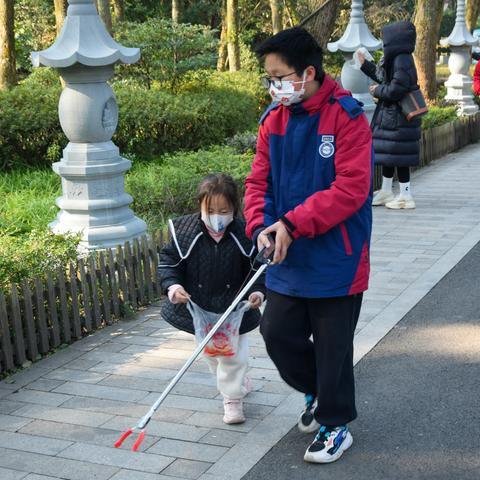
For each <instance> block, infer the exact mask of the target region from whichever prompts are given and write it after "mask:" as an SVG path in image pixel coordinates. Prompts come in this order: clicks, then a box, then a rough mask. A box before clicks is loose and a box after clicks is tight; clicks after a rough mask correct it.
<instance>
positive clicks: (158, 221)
mask: <svg viewBox="0 0 480 480" xmlns="http://www.w3.org/2000/svg"><path fill="white" fill-rule="evenodd" d="M252 160H253V154H251V153H249V154H244V155H241V154H238V153H236V152H235V150H234V149H233V148H230V147H215V148H212V149H210V150H202V151H198V152H186V153H177V154H175V155H166V156H165V157H163V158H162V159H161V161H157V162H150V163H144V164H138V165H137V166H136V168H135V169H134V170H133V171H132V172H131V173H130V174H128V175H127V177H126V185H125V186H126V190H127V191H128V192H129V193H130V194H131V195H132V196H133V198H134V202H133V210H134V211H135V213H136V214H137V215H139V216H140V217H141V218H143V219H144V220H145V221H146V222H147V223H148V226H149V229H150V230H155V229H157V228H161V227H163V226H164V225H165V223H166V221H167V220H168V218H170V217H173V216H176V215H184V214H186V213H191V212H194V211H196V210H197V203H196V190H197V187H198V184H199V183H200V180H201V179H202V178H203V177H204V176H205V175H207V174H208V173H212V172H224V173H228V174H230V175H232V177H233V178H234V179H235V180H236V181H237V182H238V185H239V187H240V191H241V192H243V182H244V180H245V177H246V176H247V174H248V172H249V171H250V167H251V164H252Z"/></svg>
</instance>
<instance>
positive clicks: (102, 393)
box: [54, 382, 148, 402]
mask: <svg viewBox="0 0 480 480" xmlns="http://www.w3.org/2000/svg"><path fill="white" fill-rule="evenodd" d="M54 392H56V393H67V394H70V395H78V396H83V397H94V398H104V399H106V400H117V401H119V402H135V401H137V400H141V399H142V398H145V397H146V396H147V395H148V392H145V391H142V390H131V389H128V388H119V387H107V386H104V385H89V386H88V388H85V385H84V384H82V383H74V382H66V383H64V384H63V385H60V386H59V387H57V388H56V389H55V390H54Z"/></svg>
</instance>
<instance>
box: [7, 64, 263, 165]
mask: <svg viewBox="0 0 480 480" xmlns="http://www.w3.org/2000/svg"><path fill="white" fill-rule="evenodd" d="M113 88H114V90H115V93H116V95H117V98H118V103H119V107H120V120H119V127H118V130H117V133H116V135H115V137H114V138H113V140H114V142H115V143H117V144H118V146H119V147H120V149H121V151H122V153H124V154H126V155H131V156H135V157H141V158H147V159H148V158H152V157H154V156H158V155H161V154H164V153H167V152H174V151H176V150H197V149H200V148H204V147H208V146H210V145H213V144H218V143H223V141H224V140H225V138H227V137H231V136H233V135H234V134H235V133H237V132H241V131H245V130H247V129H250V128H252V127H253V126H254V125H255V124H256V121H257V120H258V117H259V115H260V111H261V110H263V108H264V105H265V102H263V103H262V100H264V99H265V90H262V88H261V86H259V80H258V75H255V74H253V73H242V72H239V73H237V74H235V75H230V74H210V75H209V77H208V83H207V84H205V83H203V84H201V86H200V85H199V82H197V81H195V78H190V80H189V82H187V83H186V84H185V85H184V86H183V87H182V89H181V90H180V92H179V93H178V94H176V95H175V94H173V93H170V92H166V91H162V90H159V89H154V88H152V89H150V90H148V89H145V88H141V87H139V86H136V85H132V84H124V83H122V82H117V83H114V84H113ZM60 92H61V86H60V83H59V80H58V75H56V74H55V72H52V71H49V70H46V71H38V72H35V73H34V74H33V75H31V76H30V77H29V78H27V79H26V80H25V81H24V82H22V83H21V84H20V85H19V86H17V87H16V88H14V89H12V90H9V91H2V92H0V170H5V169H12V168H18V167H32V166H35V167H39V166H50V165H51V163H52V162H53V161H58V160H59V157H60V153H61V150H62V148H64V147H65V145H66V143H67V139H66V138H65V136H64V135H63V132H62V130H61V127H60V124H59V120H58V99H59V97H60Z"/></svg>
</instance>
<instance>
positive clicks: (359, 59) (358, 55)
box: [357, 52, 365, 65]
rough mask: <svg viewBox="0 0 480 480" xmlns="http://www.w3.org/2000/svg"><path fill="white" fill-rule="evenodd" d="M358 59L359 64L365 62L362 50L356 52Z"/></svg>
mask: <svg viewBox="0 0 480 480" xmlns="http://www.w3.org/2000/svg"><path fill="white" fill-rule="evenodd" d="M357 57H358V61H359V62H360V64H361V65H363V64H364V63H365V55H364V54H363V53H362V52H358V53H357Z"/></svg>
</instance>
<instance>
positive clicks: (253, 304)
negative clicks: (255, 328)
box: [248, 292, 263, 309]
mask: <svg viewBox="0 0 480 480" xmlns="http://www.w3.org/2000/svg"><path fill="white" fill-rule="evenodd" d="M248 303H250V308H253V309H256V308H259V307H260V306H261V305H262V303H263V294H262V293H261V292H253V293H251V294H250V296H249V297H248Z"/></svg>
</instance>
